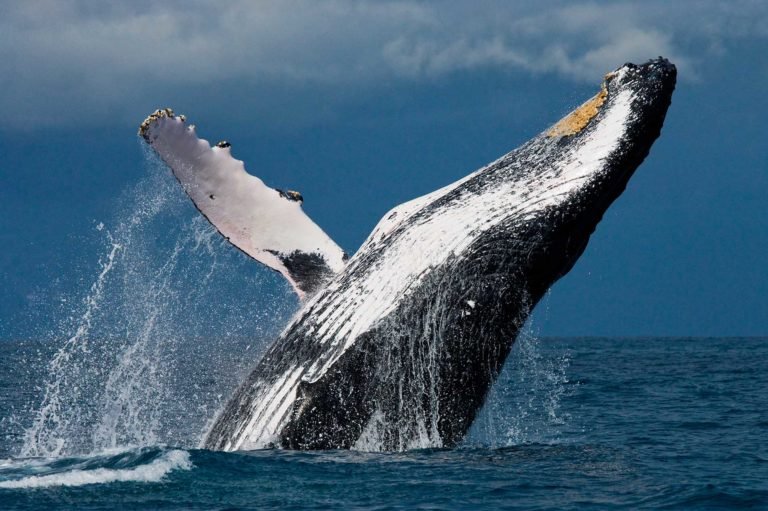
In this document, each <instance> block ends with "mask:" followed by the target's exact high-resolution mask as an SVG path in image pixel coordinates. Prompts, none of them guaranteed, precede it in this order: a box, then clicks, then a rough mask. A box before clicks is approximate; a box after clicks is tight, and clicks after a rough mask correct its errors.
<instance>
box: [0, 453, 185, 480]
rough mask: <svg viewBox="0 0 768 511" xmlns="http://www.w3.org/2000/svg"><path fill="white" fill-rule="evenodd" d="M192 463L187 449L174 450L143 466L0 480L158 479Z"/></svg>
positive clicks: (77, 470) (76, 470)
mask: <svg viewBox="0 0 768 511" xmlns="http://www.w3.org/2000/svg"><path fill="white" fill-rule="evenodd" d="M192 467H193V465H192V461H191V460H190V458H189V453H188V452H187V451H182V450H173V451H168V452H166V453H163V454H162V455H161V456H160V457H159V458H157V459H156V460H153V461H152V462H151V463H149V464H147V465H142V466H139V467H134V468H126V469H111V468H97V469H93V470H81V469H75V470H70V471H67V472H62V473H60V474H49V475H41V476H28V477H23V478H21V479H17V480H11V481H0V488H6V489H22V488H48V487H51V486H84V485H87V484H106V483H116V482H138V483H155V482H158V481H160V480H162V479H163V478H164V477H165V476H166V475H168V474H169V473H170V472H172V471H173V470H190V469H191V468H192Z"/></svg>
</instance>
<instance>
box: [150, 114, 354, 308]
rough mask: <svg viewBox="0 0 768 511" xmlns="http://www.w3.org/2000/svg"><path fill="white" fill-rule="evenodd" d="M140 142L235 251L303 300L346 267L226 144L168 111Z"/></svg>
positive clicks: (291, 196) (289, 200)
mask: <svg viewBox="0 0 768 511" xmlns="http://www.w3.org/2000/svg"><path fill="white" fill-rule="evenodd" d="M139 134H140V135H141V136H142V137H143V138H144V139H145V140H146V142H147V143H148V144H149V145H150V146H151V147H152V148H153V149H154V150H155V151H156V152H157V154H158V155H159V156H160V158H161V159H162V160H163V161H164V162H165V163H166V164H167V165H168V166H169V167H170V168H171V170H172V171H173V174H174V175H175V176H176V178H177V179H178V180H179V182H180V183H181V185H182V187H183V188H184V191H185V192H186V193H187V195H189V197H190V198H191V199H192V202H194V204H195V206H196V207H197V209H199V210H200V212H201V213H202V214H203V215H204V216H205V217H206V218H207V219H208V220H209V221H210V222H211V224H213V225H214V226H215V227H216V229H218V231H219V232H220V233H221V234H222V235H223V236H224V237H225V238H226V239H227V240H228V241H229V242H230V243H232V244H233V245H234V246H236V247H237V248H239V249H240V250H242V251H243V252H245V253H246V254H248V255H249V256H251V257H252V258H254V259H255V260H257V261H259V262H261V263H263V264H265V265H266V266H268V267H270V268H272V269H274V270H276V271H278V272H280V273H282V274H283V275H284V276H285V278H287V279H288V281H289V282H290V283H291V285H292V286H293V288H294V290H295V291H296V293H297V294H298V295H299V296H300V297H301V298H303V297H304V296H305V294H307V293H312V292H313V291H314V290H316V289H318V287H320V286H321V285H322V284H323V283H324V282H325V281H326V280H327V279H328V278H330V277H331V276H333V275H334V274H335V273H338V272H339V271H340V270H341V269H342V268H343V267H344V266H345V258H346V256H345V254H344V251H343V250H342V249H341V248H340V247H339V246H338V245H337V244H336V243H334V241H333V240H332V239H331V238H330V237H329V236H328V235H327V234H326V233H325V232H323V230H322V229H321V228H320V227H318V226H317V224H315V223H314V222H313V221H312V220H311V219H310V218H309V217H308V216H307V215H306V213H304V211H303V210H302V207H301V203H302V200H303V199H302V198H301V195H299V194H298V193H296V192H283V191H281V190H276V189H274V188H270V187H269V186H267V185H265V184H264V182H263V181H262V180H261V179H259V178H258V177H256V176H253V175H251V174H248V172H246V170H245V166H244V164H243V162H242V161H240V160H237V159H235V158H233V157H232V155H231V154H230V147H229V144H226V143H219V144H217V145H216V146H213V147H211V145H210V144H209V143H208V142H207V141H206V140H203V139H200V138H198V137H197V135H196V134H195V129H194V127H193V126H191V125H188V124H186V122H185V118H184V116H175V115H174V114H173V112H172V111H171V110H170V109H165V110H158V111H156V112H155V113H154V114H152V115H150V116H149V117H148V118H147V119H146V120H145V121H144V123H143V124H142V125H141V128H140V129H139Z"/></svg>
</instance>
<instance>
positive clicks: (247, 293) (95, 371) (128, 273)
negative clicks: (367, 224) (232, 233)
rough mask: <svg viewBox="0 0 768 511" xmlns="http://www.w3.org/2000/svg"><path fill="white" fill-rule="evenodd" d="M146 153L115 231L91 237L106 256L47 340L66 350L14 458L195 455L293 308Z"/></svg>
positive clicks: (57, 357)
mask: <svg viewBox="0 0 768 511" xmlns="http://www.w3.org/2000/svg"><path fill="white" fill-rule="evenodd" d="M145 154H147V160H148V162H149V163H150V172H149V175H148V176H147V177H146V178H145V179H143V180H142V181H141V182H139V183H138V184H137V185H136V186H134V187H133V188H132V189H130V190H128V191H127V192H126V193H125V194H124V196H123V197H122V199H121V200H120V202H119V204H118V208H117V209H118V213H117V215H116V220H115V222H114V227H113V228H112V229H110V228H109V227H107V226H105V225H104V224H102V223H99V224H98V225H97V227H96V231H97V233H98V235H99V236H103V237H104V245H103V246H104V248H103V250H104V254H105V255H104V256H103V257H102V259H101V261H100V263H99V271H98V274H97V276H96V278H95V279H94V280H93V282H92V284H91V285H90V286H89V288H88V289H87V291H86V292H85V293H84V295H85V297H84V298H83V299H82V300H80V301H79V304H80V305H79V306H78V307H77V308H76V309H75V310H71V311H70V312H69V316H68V317H66V318H65V319H63V320H62V321H60V325H59V327H58V328H57V331H56V332H54V333H53V334H52V335H51V336H50V337H51V339H50V342H52V343H55V342H59V341H57V339H62V338H65V339H66V340H65V341H64V342H61V344H60V346H59V347H58V349H57V350H56V352H55V354H54V356H53V357H52V359H51V360H50V362H48V365H47V380H46V381H45V383H44V384H43V388H42V396H43V397H42V402H41V403H40V405H39V406H38V407H37V408H36V410H35V411H34V414H33V417H34V419H33V420H32V423H31V425H29V426H28V427H27V428H26V430H25V432H24V442H23V446H22V448H21V450H20V455H21V456H25V457H26V456H61V455H73V454H87V453H92V452H99V451H103V450H105V449H112V448H117V447H140V446H147V445H157V444H169V445H178V446H183V447H195V446H196V445H197V443H198V442H199V439H200V437H201V435H202V434H203V433H204V431H205V428H206V426H207V423H208V421H209V420H210V418H211V417H212V416H213V415H214V414H215V412H216V410H217V409H218V407H219V406H221V404H222V401H223V399H224V398H226V397H227V396H228V395H229V394H230V393H231V391H232V390H233V389H234V387H235V386H236V385H237V384H238V383H239V382H240V381H241V380H242V377H243V375H244V374H245V373H246V372H247V370H248V368H249V367H250V366H251V365H252V364H253V363H254V362H255V361H256V360H257V358H258V354H259V352H260V351H261V350H262V349H263V348H264V346H265V345H266V344H267V343H268V342H269V341H271V339H272V337H273V335H274V334H275V333H276V331H277V329H278V328H279V327H280V326H282V324H284V322H285V321H286V320H287V317H288V315H289V314H290V313H291V312H292V310H293V308H294V307H295V301H294V300H293V299H292V297H290V294H289V292H288V291H287V288H286V286H285V285H284V284H283V283H282V282H280V281H278V279H277V278H276V277H272V276H271V272H268V271H265V270H262V269H261V268H260V267H259V266H258V265H255V264H253V263H252V261H250V260H248V259H246V258H245V256H243V255H242V254H240V253H239V252H238V251H236V250H235V249H233V248H232V247H230V246H229V245H227V244H226V242H224V241H223V240H222V239H221V237H220V236H219V235H218V234H217V233H216V232H215V231H214V230H213V228H212V227H210V226H209V225H208V224H207V223H206V222H205V220H204V219H202V218H201V217H200V216H199V215H198V214H197V212H196V211H195V210H194V209H193V208H192V207H191V205H189V204H188V201H187V200H186V198H185V197H184V196H183V193H182V192H181V191H180V190H179V189H178V185H177V184H176V183H175V181H174V180H173V179H172V177H170V173H168V172H167V169H165V168H164V166H162V164H159V163H158V162H157V161H156V160H155V159H154V157H153V156H152V155H151V154H150V153H148V152H147V153H145ZM69 302H70V303H78V301H77V300H69ZM246 304H249V305H250V307H249V306H246ZM65 332H73V333H71V334H67V335H63V334H64V333H65Z"/></svg>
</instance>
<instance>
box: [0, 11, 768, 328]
mask: <svg viewBox="0 0 768 511" xmlns="http://www.w3.org/2000/svg"><path fill="white" fill-rule="evenodd" d="M116 4H117V3H113V2H89V1H81V2H78V1H57V2H53V1H51V2H46V1H39V2H11V1H3V0H0V62H1V63H2V64H0V65H2V70H1V71H0V90H1V91H2V93H0V185H1V186H0V242H2V247H3V250H2V252H0V288H1V289H2V294H0V308H1V309H2V313H1V314H0V339H2V338H10V337H23V336H27V335H33V332H35V331H37V330H36V327H37V326H39V325H41V324H43V325H45V324H48V323H51V322H52V321H54V320H55V318H56V315H57V314H62V310H61V307H60V306H58V305H55V304H54V302H55V303H59V302H60V297H61V296H62V295H67V296H73V297H74V296H80V295H82V294H83V293H85V292H86V291H87V289H88V286H90V285H91V282H92V281H93V278H94V276H95V275H97V274H98V271H99V266H98V261H99V258H101V257H103V255H104V250H103V243H102V242H103V240H104V232H110V229H112V230H114V229H115V228H116V227H115V224H116V222H118V219H119V218H120V215H121V214H122V215H123V216H124V215H125V212H124V209H125V207H126V206H125V204H126V195H130V194H131V193H133V194H136V193H139V192H137V191H136V190H140V189H141V187H140V186H139V187H138V188H137V184H140V183H143V182H146V181H147V179H149V178H151V174H152V172H153V166H152V165H151V164H149V163H148V162H147V156H146V153H145V151H144V150H143V149H142V146H141V143H140V142H139V141H138V138H137V136H136V129H137V127H138V125H139V123H140V122H141V121H142V120H143V119H144V117H145V116H146V115H147V114H149V113H150V112H152V111H153V110H154V109H155V108H158V107H165V106H170V107H173V108H174V110H175V111H176V112H181V113H184V114H186V115H187V117H188V119H189V121H190V122H192V123H194V124H196V125H197V128H198V133H199V134H200V135H201V136H202V137H204V138H207V139H208V140H210V141H211V142H216V141H218V140H221V139H226V140H228V141H230V142H231V143H232V146H233V149H232V152H233V155H235V157H237V158H239V159H242V160H244V161H245V163H246V168H247V169H248V170H249V171H250V172H251V173H253V174H255V175H258V176H259V177H261V178H262V179H263V180H264V181H265V182H266V183H267V184H269V185H271V186H273V187H278V188H288V189H294V190H299V191H300V192H301V193H302V195H303V196H304V198H305V203H304V208H305V210H306V211H307V212H308V214H309V215H310V216H311V217H312V218H313V219H314V220H315V221H316V222H317V223H318V224H319V225H320V226H321V227H322V228H323V229H325V230H326V232H328V233H329V234H330V235H331V237H333V238H334V239H335V240H336V241H337V243H339V244H340V245H341V246H342V247H343V248H345V249H346V250H347V251H349V252H354V251H355V250H356V249H357V247H358V246H359V245H360V244H361V243H362V241H363V240H364V239H365V237H366V236H367V235H368V233H369V232H370V231H371V230H372V228H373V227H374V225H375V224H376V222H377V221H378V220H379V218H381V216H382V215H383V214H384V213H385V212H386V211H387V210H389V209H390V208H391V207H393V206H395V205H397V204H399V203H402V202H404V201H406V200H409V199H411V198H414V197H417V196H419V195H422V194H424V193H427V192H429V191H432V190H434V189H437V188H439V187H441V186H443V185H445V184H448V183H450V182H452V181H455V180H456V179H458V178H460V177H462V176H464V175H466V174H467V173H469V172H471V171H473V170H475V169H477V168H479V167H480V166H482V165H484V164H486V163H488V162H490V161H492V160H494V159H496V158H497V157H499V156H501V155H502V154H504V153H506V152H508V151H510V150H512V149H514V148H515V147H517V146H518V145H519V144H521V143H522V142H524V141H526V140H527V139H528V138H530V137H532V136H534V135H536V134H537V133H539V132H541V131H542V130H544V129H546V128H547V127H548V126H549V125H551V124H552V123H554V122H555V121H557V120H558V119H559V118H560V117H562V116H563V115H564V114H565V113H567V112H568V111H569V110H571V109H572V108H574V107H575V106H577V105H578V104H580V103H581V102H582V101H583V100H585V99H587V98H588V97H590V96H591V95H593V94H594V93H595V92H596V91H597V90H598V87H599V84H600V82H601V80H602V77H603V75H604V74H605V73H606V72H607V71H610V70H612V69H615V68H617V67H619V66H620V65H622V64H623V63H624V62H628V61H629V62H642V61H645V60H647V59H649V58H653V57H656V56H659V55H663V56H665V57H667V58H669V59H670V60H672V61H673V62H674V63H675V64H676V65H677V67H678V72H679V74H678V88H677V90H676V92H675V95H674V97H673V102H672V106H671V107H670V110H669V113H668V116H667V121H666V124H665V127H664V129H663V131H662V135H661V138H660V139H659V140H658V141H657V142H656V144H655V145H654V147H653V149H652V151H651V154H650V156H649V157H648V158H647V160H646V162H645V163H644V164H643V165H642V166H641V167H640V169H639V170H638V171H637V173H636V174H635V176H634V177H633V179H632V181H631V182H630V183H629V186H628V188H627V190H626V192H625V193H624V195H622V196H621V197H620V198H619V200H617V202H616V203H615V204H614V205H613V206H612V207H611V208H610V209H609V211H608V212H607V214H606V215H605V218H604V220H603V221H602V222H601V224H600V225H599V226H598V228H597V231H596V233H595V234H594V235H593V237H592V240H591V242H590V244H589V246H588V248H587V250H586V252H585V253H584V255H583V256H582V258H581V259H580V260H579V262H578V263H577V264H576V266H575V267H574V268H573V270H572V271H571V272H570V273H569V274H568V275H567V276H566V277H564V278H563V279H561V280H560V281H559V282H558V283H556V284H555V285H554V286H553V288H552V289H551V291H550V293H548V295H547V296H546V297H545V298H544V300H543V301H542V303H541V304H540V305H539V307H538V308H537V310H536V311H535V314H534V318H533V328H534V330H535V331H536V332H537V333H540V334H541V335H545V336H591V335H599V336H651V335H652V336H752V335H768V304H766V297H768V265H766V254H768V201H767V200H766V199H767V198H768V175H767V174H768V149H767V148H768V144H767V143H766V142H765V136H766V120H765V119H766V114H768V101H766V97H765V91H766V90H768V52H767V51H766V49H767V48H768V3H766V2H764V1H759V0H754V1H750V0H729V1H708V0H696V1H690V0H678V1H675V2H666V1H655V0H648V1H643V2H622V1H615V2H600V1H588V2H587V1H578V0H577V1H554V0H537V1H535V2H534V1H525V0H521V1H516V2H510V1H473V2H452V1H444V2H427V1H386V0H383V1H376V2H373V1H350V0H332V1H314V0H288V1H281V2H259V1H246V0H243V1H237V0H235V1H231V2H227V3H222V2H203V1H185V2H181V1H177V2H174V1H169V2H149V1H143V0H136V1H132V2H125V3H122V5H116ZM164 193H165V192H164ZM167 193H169V194H172V195H173V194H176V195H174V200H176V199H179V198H180V197H183V193H182V192H181V191H180V190H176V189H169V191H168V192H167ZM120 208H123V210H121V209H120ZM121 211H122V213H121ZM194 216H195V212H194V209H193V208H192V207H191V206H189V207H188V209H187V210H182V213H181V218H182V221H188V219H191V218H193V217H194ZM102 226H106V231H105V230H104V229H103V228H102ZM155 229H156V230H155V231H153V232H151V233H149V234H150V236H149V237H150V238H153V239H158V240H163V239H164V238H165V237H168V236H171V235H172V234H171V233H172V230H173V229H172V226H170V225H166V226H161V227H160V228H157V227H155ZM222 250H233V251H234V249H231V248H223V249H222ZM158 254H159V252H158ZM158 257H159V255H158ZM255 264H256V263H252V265H255ZM248 266H249V264H248V263H247V262H246V263H243V264H239V263H238V264H237V265H233V271H241V270H242V271H246V272H261V271H263V272H267V270H262V269H251V268H248ZM243 268H246V269H245V270H243ZM243 282H250V280H249V279H248V278H244V281H243ZM229 285H231V286H232V287H231V288H226V289H223V290H224V291H229V292H231V293H233V294H234V296H235V297H237V293H238V289H239V288H238V286H237V285H236V284H229ZM287 292H289V291H287V288H286V287H285V286H284V285H283V284H282V283H280V284H274V282H273V281H271V280H270V281H268V283H267V284H265V289H264V290H263V294H264V296H266V297H270V296H271V297H274V296H275V295H276V294H280V293H283V294H284V293H287ZM245 295H246V293H244V294H243V296H245ZM247 295H248V297H249V298H248V299H249V300H250V299H251V297H252V292H249V293H247ZM244 306H253V304H252V303H247V304H244Z"/></svg>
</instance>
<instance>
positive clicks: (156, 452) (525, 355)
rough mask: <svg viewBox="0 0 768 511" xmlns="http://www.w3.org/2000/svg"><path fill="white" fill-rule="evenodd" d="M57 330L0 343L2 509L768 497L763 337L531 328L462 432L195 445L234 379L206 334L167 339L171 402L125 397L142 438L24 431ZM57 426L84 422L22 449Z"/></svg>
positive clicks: (93, 421) (709, 503)
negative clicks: (565, 335)
mask: <svg viewBox="0 0 768 511" xmlns="http://www.w3.org/2000/svg"><path fill="white" fill-rule="evenodd" d="M60 348H61V343H58V345H56V343H50V342H47V343H42V342H29V341H27V342H16V341H7V342H2V343H0V428H1V429H0V508H1V509H4V510H10V509H265V508H281V509H283V508H285V509H318V508H320V509H414V508H415V509H483V508H488V509H493V508H498V509H744V508H747V509H768V391H767V390H768V376H766V367H767V365H766V362H767V361H768V339H759V338H741V339H740V338H734V339H650V338H633V339H607V338H594V339H593V338H574V339H537V338H536V337H535V336H531V335H524V336H523V337H522V338H521V339H520V340H519V341H518V343H517V344H516V346H515V348H514V350H513V354H512V356H511V358H510V360H509V361H508V364H507V366H506V368H505V371H504V373H503V374H502V375H501V378H500V380H499V382H498V383H497V385H496V386H495V387H494V390H493V392H492V394H491V396H490V397H489V401H488V405H487V406H486V407H485V409H484V410H483V411H482V413H481V414H480V416H479V418H478V420H477V422H476V424H475V427H474V428H473V430H472V432H471V434H470V436H469V438H467V440H466V442H465V444H464V445H462V446H461V447H460V448H457V449H424V450H414V451H410V452H401V453H377V452H355V451H325V452H292V451H285V450H278V449H275V450H262V451H254V452H238V453H222V452H211V451H206V450H200V449H197V448H196V443H197V442H199V440H200V437H201V435H202V431H203V430H204V429H205V428H204V426H205V423H206V420H207V418H206V417H202V415H205V414H206V413H209V414H210V413H213V411H212V410H209V411H208V412H203V411H202V410H203V408H200V405H201V404H204V403H203V401H205V400H206V399H208V400H210V401H211V403H214V404H215V403H217V402H220V401H221V399H222V397H218V396H217V395H216V396H213V397H211V396H210V395H209V394H206V393H205V390H204V388H203V387H205V385H208V386H210V387H216V386H217V385H219V384H218V383H216V381H217V380H218V381H220V382H221V381H224V380H226V381H227V382H226V385H227V386H229V387H232V386H233V385H236V382H232V381H229V380H232V379H233V378H229V379H227V377H224V375H226V374H229V373H228V372H227V371H223V370H222V371H221V372H218V373H217V372H215V371H214V372H211V371H209V372H206V378H208V380H205V381H204V380H202V379H200V378H198V377H196V376H194V375H195V374H196V373H195V372H196V371H198V370H199V366H200V362H199V360H201V358H202V359H205V358H206V357H200V354H199V353H198V352H197V350H198V349H200V347H199V346H195V347H192V346H190V347H189V349H188V350H186V351H185V350H182V349H177V350H176V351H175V355H176V357H177V359H178V360H181V362H182V364H185V365H186V366H187V367H188V368H189V371H184V370H182V371H180V372H178V373H177V374H176V377H175V378H176V381H175V387H173V388H171V387H170V386H166V387H165V388H166V389H168V390H167V391H166V393H167V394H169V395H170V396H172V400H173V403H170V402H169V401H167V400H165V399H164V398H162V397H161V396H159V395H158V396H156V397H157V399H160V400H161V401H162V404H163V406H162V407H160V408H152V410H154V411H153V412H151V413H150V412H148V411H147V409H141V406H143V405H141V404H136V403H134V405H136V406H137V407H138V408H137V409H136V410H135V413H137V414H139V415H141V414H145V415H143V418H144V419H145V420H148V421H153V424H155V427H156V429H155V431H154V433H152V432H148V431H149V430H147V431H145V432H144V433H143V434H144V435H145V438H146V439H147V443H146V444H145V445H139V444H141V443H142V441H141V437H140V436H133V437H131V436H130V435H129V434H128V433H127V432H125V431H123V432H120V431H121V430H120V427H119V426H117V424H118V423H119V421H117V422H112V423H110V422H109V421H105V420H104V418H103V417H100V416H99V414H98V413H95V412H93V411H91V412H89V411H88V410H85V409H83V410H80V411H79V412H78V413H79V415H71V416H70V419H71V418H72V417H77V416H79V417H81V418H82V423H79V424H75V423H77V421H76V420H70V421H69V423H67V424H66V425H65V424H64V423H63V422H64V421H62V423H59V424H55V422H56V421H53V422H52V424H50V425H49V426H48V429H49V431H48V433H50V435H49V436H46V435H42V434H40V430H39V429H38V430H37V431H36V432H37V433H38V435H37V436H34V435H30V430H33V429H34V427H33V423H34V421H35V419H36V418H38V419H39V417H40V411H41V410H40V404H41V403H42V402H44V399H43V397H44V394H45V392H46V389H47V390H48V391H49V392H50V391H51V387H46V385H45V382H48V383H50V382H51V379H50V378H47V376H48V375H47V374H46V371H50V369H51V365H50V360H51V357H52V356H53V355H55V354H56V353H57V350H60ZM208 358H211V357H208ZM232 364H234V362H232ZM214 365H216V364H213V363H211V365H210V367H214ZM229 367H230V369H231V368H232V367H233V366H232V365H230V366H229ZM81 371H82V370H81ZM81 374H82V373H81ZM110 374H111V373H110ZM183 374H187V375H189V376H188V377H187V378H186V381H181V380H184V379H185V377H181V376H179V375H183ZM60 376H61V375H60ZM201 381H202V382H203V383H202V387H201V384H200V382H201ZM206 381H207V383H206ZM60 383H61V384H62V385H63V384H64V382H60ZM68 384H69V383H68ZM121 385H122V386H123V387H125V386H126V385H128V386H129V382H128V381H124V382H122V383H121ZM129 394H130V392H129ZM78 395H79V396H80V399H81V401H82V402H81V403H80V405H82V406H83V407H86V405H87V406H90V407H91V408H99V407H100V406H104V404H105V403H108V402H109V401H108V400H107V401H105V400H104V395H101V400H95V401H92V402H91V403H90V404H88V403H87V402H88V401H89V400H88V398H87V396H86V395H84V394H78ZM206 396H208V397H206ZM51 402H52V401H50V400H49V401H48V403H49V404H50V403H51ZM113 404H114V403H113ZM58 405H60V406H65V405H66V406H72V407H74V408H78V407H79V406H80V405H79V404H78V403H77V402H74V403H72V402H66V400H62V401H59V402H58ZM122 406H123V408H125V407H126V406H128V405H127V403H123V405H122ZM212 406H213V405H212ZM113 412H114V410H113ZM61 413H64V410H61ZM120 413H123V414H124V413H126V411H125V409H123V410H122V411H121V412H120ZM63 416H64V415H63ZM88 421H90V422H88ZM136 424H140V423H136ZM185 424H186V425H187V426H185ZM110 427H112V428H114V430H113V431H111V432H110V434H111V435H112V437H114V438H116V439H117V440H116V442H115V443H114V447H111V448H94V447H93V445H94V443H98V442H97V439H98V438H101V437H103V436H104V433H105V432H104V431H102V432H101V433H99V432H98V431H97V430H98V429H99V428H107V429H108V428H110ZM132 427H137V428H139V429H141V426H140V425H139V426H132ZM185 427H186V429H185ZM57 428H63V431H65V432H68V433H67V434H69V435H72V436H73V437H77V436H78V435H80V436H82V437H83V438H86V437H87V439H80V440H79V443H78V442H72V443H71V446H69V447H68V446H67V445H69V443H68V440H74V438H72V439H67V438H64V440H65V444H67V445H65V446H64V447H63V448H62V450H61V452H60V453H59V454H58V455H52V456H42V455H31V454H30V453H33V452H34V449H33V447H34V446H30V445H28V444H29V443H30V442H32V443H34V442H43V443H45V442H47V441H50V440H51V438H56V435H57V433H56V431H57ZM150 429H151V428H150ZM109 436H110V435H107V437H109ZM120 438H124V439H125V445H122V446H121V445H120V443H121V441H120ZM58 440H62V439H61V438H58ZM152 441H155V442H157V443H155V444H152ZM131 443H133V444H135V445H129V444H131ZM25 444H27V445H25ZM54 444H55V442H54V443H53V444H51V445H54ZM78 446H80V447H78ZM37 447H40V446H39V445H38V446H37ZM31 448H32V450H30V449H31ZM25 449H26V451H27V453H26V454H23V453H24V450H25ZM67 449H70V452H68V451H67ZM88 449H92V450H91V451H90V452H85V451H87V450H88ZM78 450H80V451H82V452H78Z"/></svg>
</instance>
